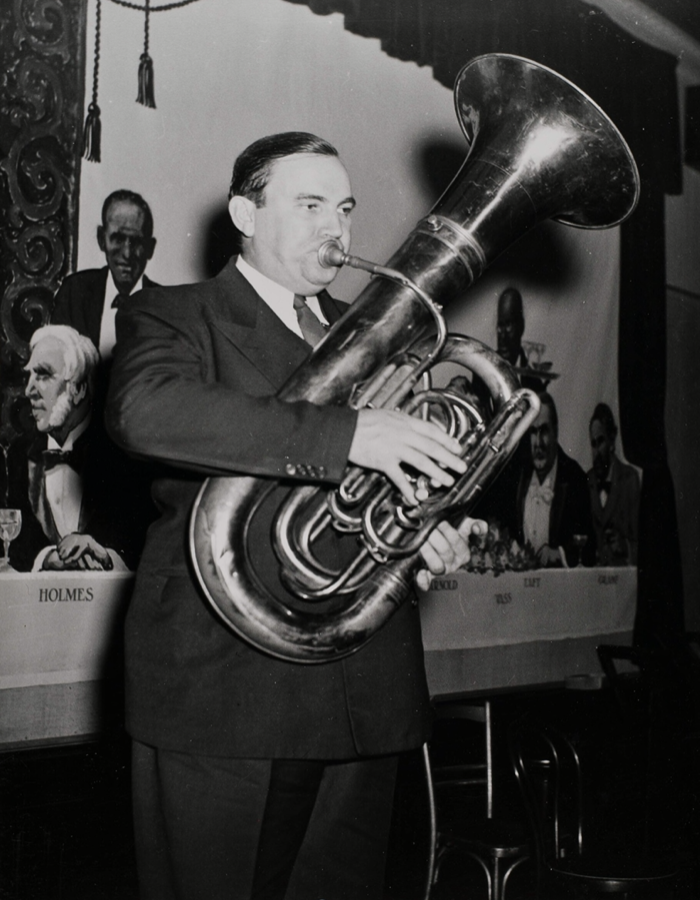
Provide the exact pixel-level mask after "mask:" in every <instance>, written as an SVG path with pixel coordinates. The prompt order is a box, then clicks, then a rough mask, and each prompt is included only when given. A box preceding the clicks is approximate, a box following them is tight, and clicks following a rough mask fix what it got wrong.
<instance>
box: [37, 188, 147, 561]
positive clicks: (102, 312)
mask: <svg viewBox="0 0 700 900" xmlns="http://www.w3.org/2000/svg"><path fill="white" fill-rule="evenodd" d="M97 243H98V244H99V246H100V250H102V252H103V253H104V255H105V260H106V261H107V265H106V266H104V267H103V268H101V269H84V270H83V271H81V272H76V273H75V274H73V275H69V276H68V277H67V278H66V279H65V281H64V282H63V284H62V285H61V287H60V288H59V290H58V292H57V294H56V302H55V304H54V309H53V312H52V314H51V323H52V324H57V325H69V326H71V327H72V328H75V329H76V331H78V332H80V334H83V335H85V336H86V337H88V338H90V340H91V341H92V342H93V344H94V345H95V347H97V349H98V350H99V353H100V364H99V366H98V369H97V372H96V378H95V395H94V402H93V407H94V413H95V415H94V421H93V428H94V430H95V432H97V431H98V430H100V429H102V432H103V433H102V434H101V435H100V436H99V442H96V443H97V444H98V445H99V447H100V448H101V450H102V452H104V453H105V454H106V456H105V460H104V465H105V466H106V465H107V464H109V466H110V470H111V473H112V479H113V482H114V485H115V490H114V492H113V494H112V496H113V498H114V500H115V501H116V502H117V504H118V505H119V504H121V503H122V499H123V498H122V497H120V496H119V491H120V490H125V491H127V492H128V494H129V497H130V505H131V514H130V518H131V520H132V521H133V522H134V527H133V536H134V539H135V541H136V539H140V540H141V543H142V542H143V538H144V536H145V533H146V529H147V528H148V525H149V524H150V522H152V521H153V519H154V518H155V517H156V514H157V512H156V509H155V507H154V505H153V501H152V500H151V495H150V484H151V479H152V477H153V472H152V471H151V468H150V467H149V466H147V465H145V464H143V463H139V462H137V461H135V460H131V459H129V458H128V457H127V456H126V455H125V454H124V453H121V452H120V451H118V450H117V448H116V446H115V445H114V444H112V443H111V441H109V439H108V438H107V436H106V433H105V432H104V429H103V428H102V422H103V414H104V403H105V396H106V392H107V383H108V381H109V372H110V369H111V365H112V354H113V351H114V344H115V341H116V332H115V324H114V323H115V318H116V314H117V309H118V307H119V305H120V304H121V303H123V302H124V301H125V300H126V299H127V298H128V297H130V296H132V295H133V294H135V293H136V292H137V291H139V290H141V289H142V288H144V287H156V286H157V285H156V284H155V283H154V282H153V281H151V280H150V279H149V278H148V276H147V275H146V274H145V270H146V265H147V264H148V261H149V260H150V259H151V257H152V256H153V251H154V250H155V247H156V239H155V237H154V236H153V215H152V214H151V208H150V207H149V205H148V203H146V201H145V200H144V199H143V197H142V196H141V195H140V194H136V193H134V191H129V190H118V191H114V192H113V193H111V194H110V195H109V196H108V197H107V199H106V200H105V201H104V203H103V204H102V223H101V224H100V225H98V227H97ZM105 512H106V511H105ZM139 536H140V538H139ZM131 549H132V550H133V551H134V552H135V553H136V557H132V558H131V559H130V568H133V567H134V566H135V563H136V562H137V561H138V553H139V552H140V547H139V546H138V544H137V543H136V542H132V543H131Z"/></svg>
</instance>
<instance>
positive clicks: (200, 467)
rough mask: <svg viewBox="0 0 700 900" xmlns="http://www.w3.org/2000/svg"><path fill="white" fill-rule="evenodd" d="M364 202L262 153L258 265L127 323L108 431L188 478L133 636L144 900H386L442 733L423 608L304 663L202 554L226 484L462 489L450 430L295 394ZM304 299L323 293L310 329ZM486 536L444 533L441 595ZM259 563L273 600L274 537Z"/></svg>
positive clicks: (269, 150)
mask: <svg viewBox="0 0 700 900" xmlns="http://www.w3.org/2000/svg"><path fill="white" fill-rule="evenodd" d="M354 204H355V201H354V199H353V196H352V190H351V187H350V181H349V178H348V175H347V172H346V170H345V167H344V166H343V164H342V163H341V161H340V159H339V158H338V155H337V151H336V150H335V149H334V148H333V147H332V146H331V145H330V144H328V143H327V142H326V141H324V140H322V139H320V138H318V137H315V136H314V135H309V134H306V133H300V132H289V133H284V134H279V135H271V136H269V137H267V138H262V139H261V140H259V141H256V142H255V143H254V144H252V145H251V146H250V147H248V149H247V150H245V151H244V152H243V153H242V154H241V155H240V156H239V157H238V159H237V161H236V164H235V166H234V171H233V178H232V183H231V188H230V193H229V212H230V215H231V218H232V220H233V223H234V225H235V226H236V228H237V229H238V232H239V237H240V242H241V249H240V255H239V256H238V257H233V258H232V259H231V260H230V261H229V263H228V264H227V265H226V266H225V267H224V269H223V270H222V271H221V272H220V273H219V274H218V275H217V276H216V277H215V278H214V279H212V280H211V281H207V282H204V283H200V284H195V285H188V286H180V287H173V288H163V289H158V290H149V291H143V292H142V293H141V294H140V295H139V297H138V298H135V299H134V300H133V301H132V302H130V303H129V304H128V305H127V306H126V307H125V308H124V309H122V310H120V312H119V315H118V317H117V332H118V343H117V349H116V353H115V361H114V369H113V373H112V379H111V383H110V394H109V400H108V407H107V423H108V428H109V429H110V431H111V434H112V435H113V437H114V439H115V440H116V441H118V442H119V443H121V445H122V446H123V447H124V448H125V449H127V450H128V451H130V452H132V453H135V454H138V455H139V456H143V457H150V458H155V459H157V460H159V461H161V462H164V463H167V465H168V471H167V473H166V475H165V477H164V478H163V479H161V480H159V481H157V482H156V483H155V485H154V493H155V495H156V497H157V499H158V501H159V506H160V507H161V509H162V515H161V518H160V519H159V520H158V521H157V522H156V523H155V524H154V525H153V526H152V528H151V530H150V531H149V535H148V540H147V544H146V548H145V550H144V554H143V557H142V560H141V564H140V566H139V571H138V576H137V584H136V589H135V591H134V596H133V599H132V603H131V606H130V610H129V613H128V619H127V623H126V669H127V685H126V692H127V727H128V730H129V732H130V734H131V736H132V738H133V739H134V744H133V779H134V781H133V786H134V809H135V827H136V842H137V859H138V865H139V879H140V885H141V890H142V897H143V900H168V898H173V900H174V898H176V897H177V898H178V900H200V898H202V897H206V898H208V900H224V898H226V900H243V898H250V897H256V898H263V897H264V898H269V900H271V898H279V900H281V898H287V900H292V898H294V900H311V898H315V900H321V898H326V900H331V898H332V900H360V898H367V900H380V898H381V897H382V883H383V877H384V864H385V856H386V847H387V841H388V831H389V822H390V817H391V807H392V800H393V791H394V779H395V773H396V765H397V754H398V753H399V752H401V751H404V750H408V749H411V748H416V747H419V746H420V745H421V744H422V743H423V742H424V741H425V739H426V738H427V736H428V733H429V723H430V706H429V698H428V693H427V685H426V680H425V672H424V667H423V655H422V644H421V636H420V622H419V618H418V611H417V609H416V608H414V606H413V605H412V604H411V603H405V604H403V606H401V607H400V608H399V609H398V610H397V612H396V613H395V614H394V615H393V616H392V618H391V619H390V620H389V621H388V623H387V624H386V625H385V626H384V627H383V628H381V629H380V630H379V631H378V632H377V634H375V635H374V637H373V638H372V640H371V641H369V642H368V643H367V644H366V645H365V646H364V647H362V648H361V649H360V650H359V651H358V652H356V653H354V654H352V655H351V656H349V657H346V658H344V659H342V660H338V661H333V662H328V663H323V664H315V665H309V664H303V663H290V662H287V661H284V660H281V659H277V658H274V657H272V656H269V655H267V654H266V653H263V652H261V651H259V650H257V649H255V648H253V647H252V646H251V645H249V644H248V643H247V642H245V641H243V640H242V639H241V638H239V637H238V636H237V635H236V634H234V633H233V632H232V631H231V630H230V629H229V628H228V627H227V626H226V625H225V624H223V623H222V621H221V620H220V619H219V618H218V617H217V615H216V614H215V613H214V612H213V611H212V610H211V608H210V607H209V605H208V603H207V601H206V599H205V597H204V596H203V593H202V591H201V588H200V587H199V585H198V583H197V581H196V579H195V577H194V575H193V572H192V565H191V562H190V560H189V559H188V552H187V533H188V523H189V517H190V512H191V508H192V503H193V501H194V499H195V497H196V496H197V493H198V491H199V490H200V487H201V484H202V480H203V479H204V478H205V477H207V476H217V475H218V476H226V475H255V476H262V477H267V478H270V479H272V480H273V481H271V485H272V487H273V497H275V496H284V495H285V493H286V491H287V489H288V486H289V484H303V483H305V482H306V483H316V484H319V485H324V484H325V485H327V486H332V485H333V484H337V483H338V482H339V481H340V479H341V478H342V475H343V472H344V470H345V467H346V465H347V464H348V463H352V464H355V465H358V466H362V467H366V468H370V469H376V470H379V471H383V472H384V473H385V474H386V475H387V476H388V477H389V478H390V479H391V480H392V481H393V482H394V483H395V484H396V485H397V487H398V488H399V489H400V490H401V492H402V493H403V494H404V496H405V497H406V500H407V502H410V503H413V502H415V498H414V493H413V488H412V486H411V483H410V482H409V481H408V480H407V478H406V474H405V472H404V470H403V468H402V466H403V465H404V464H406V463H410V464H411V465H412V466H413V467H414V468H415V469H418V470H419V471H421V472H423V473H425V474H426V475H427V476H428V477H429V478H431V479H434V480H435V481H437V482H438V483H439V484H443V485H445V484H449V483H452V481H453V474H452V473H454V472H462V471H463V470H464V462H463V461H462V460H461V458H460V457H459V456H458V455H457V454H458V445H457V443H456V442H455V441H453V440H452V439H451V438H449V437H448V436H447V435H446V434H445V433H444V432H442V431H441V430H440V429H439V428H437V427H436V426H434V425H431V424H430V423H426V422H422V421H420V420H418V419H415V418H412V417H409V416H406V415H404V414H402V413H399V412H396V411H389V410H381V409H380V410H372V409H363V410H360V411H359V412H357V411H355V410H352V409H351V408H349V407H338V406H328V407H317V406H314V405H313V404H311V403H308V402H295V403H285V402H283V401H280V400H278V399H277V398H276V396H275V394H276V392H277V390H278V389H279V388H280V387H281V386H282V385H283V384H284V383H285V381H287V379H288V378H289V376H290V375H291V374H292V372H294V370H295V369H296V368H297V367H298V366H299V365H300V364H301V363H302V362H303V361H304V360H305V359H306V357H307V356H308V354H309V352H310V347H309V345H308V344H309V342H311V343H312V342H313V341H314V340H315V338H313V337H312V335H311V333H310V330H309V329H307V327H306V326H305V325H304V324H303V323H304V322H306V321H308V314H309V313H311V317H312V319H314V320H315V326H316V328H319V327H320V326H321V324H322V323H323V322H328V323H330V324H332V323H333V322H335V321H336V320H337V319H338V318H339V317H340V316H341V314H342V312H343V304H340V303H338V302H337V301H335V300H333V299H332V298H331V297H330V296H329V295H328V294H327V293H326V291H325V288H326V287H327V286H328V285H329V284H330V283H331V282H332V281H333V279H334V277H335V275H336V272H337V270H335V269H333V268H325V267H323V266H322V265H321V264H320V263H319V260H318V250H319V248H320V246H321V245H322V244H323V243H325V242H326V241H328V240H331V239H332V240H336V241H338V242H340V243H341V244H342V246H343V247H344V248H345V249H347V248H348V247H349V243H350V219H351V212H352V209H353V206H354ZM295 295H296V297H297V298H302V297H303V298H308V305H307V306H306V307H305V308H302V309H301V310H300V312H299V314H297V312H296V311H295ZM296 305H297V306H300V305H301V306H302V307H303V301H302V302H301V303H300V301H299V300H297V302H296ZM304 335H307V337H306V338H305V337H304ZM277 479H283V480H284V482H285V484H277V485H276V484H275V482H276V480H277ZM482 525H483V523H479V525H478V526H477V529H478V528H480V527H481V526H482ZM474 528H475V525H474V523H473V521H472V520H465V521H464V522H463V523H462V524H461V525H460V529H459V531H456V530H455V529H453V528H451V527H449V526H447V525H445V526H440V529H439V530H436V531H435V532H433V534H432V535H430V537H429V540H428V543H427V544H426V545H425V546H424V548H423V550H422V555H423V558H424V560H425V562H426V570H424V571H422V572H420V573H419V578H420V583H421V584H422V585H423V586H427V584H428V583H429V580H430V574H429V572H428V571H427V569H428V568H429V569H430V571H431V572H432V573H434V574H438V573H440V574H441V573H445V572H447V571H452V570H454V569H455V568H458V567H459V566H460V565H462V564H464V563H465V562H466V561H467V560H468V557H469V551H468V543H467V540H468V535H469V534H470V533H471V532H472V531H473V530H474ZM249 547H250V550H251V552H252V553H254V554H257V555H258V556H259V557H260V559H259V565H258V566H257V571H258V572H259V573H261V577H262V578H265V579H269V581H270V587H272V584H273V583H274V581H275V578H276V572H277V570H278V565H277V562H276V559H275V557H274V553H273V551H272V548H271V546H270V538H269V525H268V526H266V527H264V528H263V529H262V530H261V532H260V535H259V537H258V538H257V540H256V539H252V540H251V541H250V542H249Z"/></svg>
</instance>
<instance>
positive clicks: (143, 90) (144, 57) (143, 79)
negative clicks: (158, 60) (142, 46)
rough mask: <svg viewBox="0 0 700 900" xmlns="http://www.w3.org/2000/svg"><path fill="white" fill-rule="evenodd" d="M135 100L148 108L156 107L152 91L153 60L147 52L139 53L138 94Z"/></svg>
mask: <svg viewBox="0 0 700 900" xmlns="http://www.w3.org/2000/svg"><path fill="white" fill-rule="evenodd" d="M136 102H137V103H140V104H141V105H142V106H148V107H150V109H155V108H156V98H155V94H154V91H153V60H152V59H151V57H150V56H149V55H148V53H142V54H141V62H140V63H139V94H138V97H137V98H136Z"/></svg>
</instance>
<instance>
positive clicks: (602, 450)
mask: <svg viewBox="0 0 700 900" xmlns="http://www.w3.org/2000/svg"><path fill="white" fill-rule="evenodd" d="M589 433H590V437H591V454H592V458H593V466H592V468H591V469H590V470H589V471H588V476H587V477H588V487H589V489H590V497H591V515H592V517H593V528H594V530H595V536H596V562H597V563H598V565H599V566H634V565H636V564H637V547H638V543H639V498H640V485H639V475H638V474H637V472H636V470H635V469H633V468H632V466H628V465H627V464H626V463H623V462H622V460H620V459H618V456H617V453H616V452H615V439H616V437H617V425H616V424H615V419H614V417H613V414H612V410H611V409H610V407H609V406H608V405H607V404H606V403H599V404H598V405H597V406H596V408H595V409H594V410H593V415H592V416H591V421H590V425H589Z"/></svg>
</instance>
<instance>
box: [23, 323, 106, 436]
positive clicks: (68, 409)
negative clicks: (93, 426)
mask: <svg viewBox="0 0 700 900" xmlns="http://www.w3.org/2000/svg"><path fill="white" fill-rule="evenodd" d="M29 346H30V349H31V356H30V357H29V362H28V363H27V365H26V366H25V372H26V373H27V375H28V380H27V386H26V388H25V394H26V396H27V397H28V399H29V401H30V403H31V405H32V415H33V416H34V420H35V421H36V427H37V428H38V430H39V431H42V432H48V433H49V434H50V435H51V436H52V437H54V438H55V439H56V441H57V442H58V443H59V444H63V442H64V441H65V438H66V437H67V435H68V434H69V433H70V432H71V431H72V430H73V429H74V428H75V427H76V426H77V425H79V424H80V422H82V421H83V420H84V419H85V418H86V417H87V415H88V414H89V412H90V404H91V400H92V393H93V384H94V376H95V369H96V367H97V364H98V362H99V358H100V356H99V353H98V352H97V349H96V348H95V345H94V344H93V343H92V341H91V340H90V338H87V337H85V336H84V335H82V334H79V333H78V332H77V331H76V330H75V328H71V327H70V326H69V325H44V326H43V327H42V328H37V330H36V331H35V332H34V334H33V335H32V337H31V340H30V341H29Z"/></svg>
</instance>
